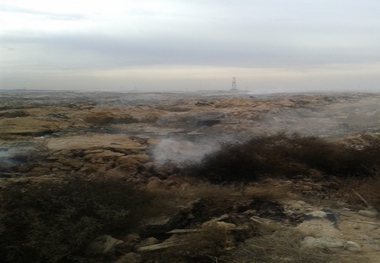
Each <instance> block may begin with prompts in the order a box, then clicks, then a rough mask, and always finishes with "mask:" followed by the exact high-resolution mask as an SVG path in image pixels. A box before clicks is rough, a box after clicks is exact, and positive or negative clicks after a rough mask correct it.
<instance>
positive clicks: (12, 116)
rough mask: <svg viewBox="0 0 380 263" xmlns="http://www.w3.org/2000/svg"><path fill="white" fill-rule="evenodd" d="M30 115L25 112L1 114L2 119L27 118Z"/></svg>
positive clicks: (17, 111)
mask: <svg viewBox="0 0 380 263" xmlns="http://www.w3.org/2000/svg"><path fill="white" fill-rule="evenodd" d="M29 115H30V114H29V113H28V112H26V111H23V110H14V111H5V112H0V117H4V118H17V117H27V116H29Z"/></svg>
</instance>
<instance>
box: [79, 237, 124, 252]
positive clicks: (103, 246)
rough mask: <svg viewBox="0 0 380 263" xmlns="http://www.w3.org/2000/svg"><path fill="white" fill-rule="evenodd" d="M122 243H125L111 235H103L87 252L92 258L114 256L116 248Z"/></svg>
mask: <svg viewBox="0 0 380 263" xmlns="http://www.w3.org/2000/svg"><path fill="white" fill-rule="evenodd" d="M122 243H124V242H123V241H122V240H119V239H116V238H114V237H112V236H110V235H101V236H98V237H97V238H95V240H94V241H93V242H91V243H90V245H89V246H88V247H87V251H86V252H87V254H88V255H91V256H94V255H107V254H112V253H113V252H114V251H115V249H116V247H117V246H118V245H120V244H122Z"/></svg>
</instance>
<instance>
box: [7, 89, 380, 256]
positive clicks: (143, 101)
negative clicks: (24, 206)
mask: <svg viewBox="0 0 380 263" xmlns="http://www.w3.org/2000/svg"><path fill="white" fill-rule="evenodd" d="M379 105H380V95H379V94H367V93H347V94H342V93H337V94H274V95H266V96H255V95H250V94H231V93H230V94H223V93H220V92H214V93H203V94H195V93H194V94H184V93H79V92H30V93H27V92H21V93H12V92H2V93H1V96H0V187H1V189H7V188H11V187H13V186H14V185H25V186H28V185H38V184H41V183H44V182H46V181H50V180H51V181H60V180H62V181H64V180H65V178H67V177H83V178H87V180H92V179H93V178H97V177H117V178H120V177H122V178H123V180H125V181H127V182H130V183H132V184H134V185H136V186H138V187H140V188H144V189H148V191H152V192H155V193H157V192H160V191H161V194H162V195H164V196H166V198H167V196H168V195H169V196H172V197H173V198H172V199H176V201H175V202H178V203H176V207H177V209H172V210H170V209H169V210H168V211H170V213H169V212H168V214H167V215H161V217H160V218H161V219H160V220H158V219H157V218H151V219H150V221H149V222H148V223H144V226H143V227H142V228H141V230H139V231H137V232H133V233H123V235H121V236H117V237H116V238H117V240H119V243H117V242H116V243H117V244H118V245H117V246H116V245H115V246H116V247H117V248H116V249H113V250H112V252H109V251H107V252H105V254H107V253H108V254H107V256H109V257H110V258H111V259H107V260H110V262H112V260H113V261H114V262H116V261H117V260H119V261H117V262H167V261H165V259H162V256H158V255H156V254H154V253H156V252H155V251H160V253H161V251H162V250H164V251H169V252H170V253H172V254H175V255H176V260H178V262H201V260H205V259H204V258H210V256H209V255H210V254H212V253H211V252H210V251H209V252H207V253H206V252H205V254H204V255H203V254H202V255H199V257H196V256H194V257H189V256H188V255H187V256H186V252H184V251H183V248H180V247H177V251H175V252H173V251H171V249H173V248H172V244H173V243H177V244H181V243H186V244H188V243H189V242H190V243H191V242H192V240H191V237H190V239H189V240H190V241H189V240H188V239H186V238H183V237H182V235H183V233H185V235H184V236H187V235H189V233H193V232H194V233H198V232H202V231H203V230H202V231H201V230H200V229H202V228H206V229H207V227H210V226H211V227H212V228H213V229H214V228H215V229H218V231H219V230H220V229H223V231H225V232H226V233H227V232H228V235H227V234H226V235H227V236H228V238H227V237H226V238H225V240H223V242H222V243H223V245H222V247H223V248H220V249H219V250H218V252H215V251H214V252H215V253H216V254H217V255H221V256H220V260H225V261H227V260H230V261H228V262H252V261H248V259H247V257H248V254H249V252H247V251H245V250H248V251H251V252H252V251H253V246H251V245H252V244H251V243H252V242H253V241H252V238H254V236H256V235H257V233H256V234H254V233H253V232H255V231H256V230H257V228H258V226H265V228H271V227H274V228H275V229H279V228H281V229H284V228H286V229H288V230H289V229H291V230H292V231H297V232H300V233H303V234H302V235H301V236H302V238H301V240H302V242H301V243H299V246H300V248H299V249H301V247H307V248H315V247H317V248H320V249H322V250H326V249H328V250H332V251H333V252H334V253H338V254H339V255H340V256H342V255H343V258H345V260H346V261H345V260H343V261H340V262H351V261H349V260H351V259H352V262H380V258H379V256H378V251H379V249H380V240H379V238H378V235H379V231H380V230H379V228H378V226H379V221H378V215H377V211H376V210H375V209H374V208H373V206H371V204H369V203H368V202H367V200H366V198H364V197H363V196H362V195H360V193H359V192H357V191H359V190H358V189H356V188H355V187H356V186H355V183H356V182H355V181H354V182H353V184H350V182H348V181H349V180H342V178H338V177H334V176H330V177H326V176H324V175H323V174H320V173H319V172H318V171H315V172H314V173H310V174H300V175H297V176H293V177H292V178H287V177H281V176H280V177H276V178H271V177H268V178H264V179H263V180H261V181H260V182H251V183H247V184H245V185H240V186H239V185H236V184H235V185H234V186H226V185H222V186H220V188H218V187H219V186H215V185H209V184H207V183H205V182H204V181H202V180H200V179H199V178H191V177H188V176H187V175H183V174H182V169H183V168H184V167H185V166H186V165H188V164H189V163H196V162H199V161H200V160H201V159H202V158H203V157H204V156H205V155H207V154H209V153H212V152H214V151H216V150H218V149H219V148H220V145H221V143H222V144H223V143H226V142H228V143H234V142H244V141H246V140H248V139H250V138H251V137H253V136H262V135H268V134H269V135H270V134H276V133H278V132H283V133H285V134H293V133H298V134H300V135H302V136H317V137H321V138H324V139H326V140H328V141H339V142H344V143H346V144H349V145H352V146H355V147H360V146H361V145H363V144H365V143H366V142H368V140H366V138H368V136H373V137H377V136H379V134H380V107H379ZM361 183H362V182H361ZM228 187H230V188H228ZM181 191H182V192H181ZM223 191H225V192H229V194H231V195H229V194H226V195H225V197H223V198H222V197H220V195H221V192H223ZM222 196H223V194H222ZM174 197H175V198H174ZM163 199H164V200H168V202H173V203H175V202H174V201H173V200H170V198H169V199H165V198H163ZM177 199H178V200H177ZM221 203H222V204H221ZM152 222H153V223H152ZM252 229H256V230H255V231H254V230H252ZM171 231H174V232H171ZM181 231H182V232H181ZM211 232H212V231H211ZM269 232H270V233H274V232H276V231H275V230H271V231H269ZM207 233H208V232H207ZM104 234H109V233H104ZM198 234H199V233H198ZM208 234H210V233H208ZM133 235H135V236H138V238H135V239H133V241H131V236H133ZM195 236H196V235H195ZM230 236H232V238H231V240H229V239H230ZM263 236H270V235H263ZM198 238H201V239H202V240H204V239H207V238H205V237H204V236H201V237H198ZM149 239H150V240H153V239H154V241H152V242H151V243H149V242H148V241H149ZM146 240H148V241H146ZM173 240H174V241H173ZM260 240H261V239H260ZM274 240H275V239H274ZM278 240H280V237H278ZM210 242H211V241H210ZM218 242H220V240H219V241H218ZM260 242H264V241H263V240H261V241H260ZM271 242H275V241H273V240H272V241H271ZM313 242H314V243H313ZM111 243H112V242H111ZM116 243H115V244H116ZM279 243H281V242H280V241H279ZM207 245H208V244H206V245H205V246H207ZM260 246H265V247H267V246H270V245H268V244H267V243H265V242H264V243H263V244H262V245H260ZM175 247H176V246H175ZM244 249H245V250H244ZM115 251H116V252H115ZM244 251H245V252H244ZM268 251H269V250H268ZM268 251H267V252H266V253H267V254H275V253H273V251H272V250H270V251H272V252H270V251H269V252H268ZM169 252H165V253H169ZM256 252H257V251H256ZM256 252H255V253H256ZM151 253H153V254H151ZM247 253H248V254H247ZM292 253H293V254H294V251H293V252H292ZM292 253H291V254H292ZM297 253H298V252H297ZM206 254H207V255H206ZM216 254H215V255H216ZM256 254H260V253H259V252H257V253H256ZM165 255H166V256H167V254H165ZM102 256H104V255H102ZM215 257H216V256H215ZM276 257H277V258H273V257H272V258H271V259H268V257H265V256H262V259H263V261H259V259H256V260H257V262H298V261H295V260H293V261H291V259H290V261H289V260H288V261H286V257H289V255H285V254H284V255H282V254H278V255H277V256H276ZM123 258H124V259H123ZM153 258H154V260H156V261H149V260H153ZM264 258H266V260H267V261H264ZM358 258H359V260H360V261H358ZM280 259H281V260H283V261H281V260H280ZM102 260H104V259H102ZM123 260H124V261H123ZM133 260H135V261H133ZM181 260H184V261H181ZM186 260H187V261H186ZM189 260H193V261H189ZM213 260H214V261H204V262H215V259H213ZM271 260H272V261H271ZM300 260H301V261H300V262H306V261H302V260H304V259H302V257H301V256H300ZM329 260H330V259H329ZM173 262H174V261H173ZM254 262H256V261H254ZM310 262H312V261H310ZM325 262H330V261H325ZM331 262H337V261H333V260H331Z"/></svg>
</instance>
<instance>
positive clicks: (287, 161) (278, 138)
mask: <svg viewBox="0 0 380 263" xmlns="http://www.w3.org/2000/svg"><path fill="white" fill-rule="evenodd" d="M372 140H374V141H371V143H370V144H368V145H366V146H363V147H361V148H360V149H359V148H355V147H348V146H347V145H345V144H343V143H337V142H333V141H329V140H326V139H322V138H318V137H314V136H301V135H298V134H293V135H290V136H289V135H286V134H284V133H279V134H276V135H270V136H260V137H255V138H252V139H250V140H248V141H246V142H244V143H238V144H232V143H225V144H223V145H222V146H221V148H220V150H219V151H217V152H214V153H212V154H209V155H206V156H205V157H204V159H203V160H202V161H201V162H200V163H198V164H193V165H191V166H189V167H187V168H186V169H185V170H186V173H187V174H190V175H195V176H198V177H203V178H206V179H208V180H209V181H211V182H213V183H223V182H236V181H253V180H258V179H260V178H261V177H262V176H268V175H269V176H286V177H291V176H295V175H300V174H301V175H307V174H308V173H309V172H310V170H311V169H313V170H318V171H320V172H321V173H323V174H325V175H336V176H341V177H345V176H369V175H370V174H371V170H372V169H373V168H374V167H378V166H379V165H380V139H372Z"/></svg>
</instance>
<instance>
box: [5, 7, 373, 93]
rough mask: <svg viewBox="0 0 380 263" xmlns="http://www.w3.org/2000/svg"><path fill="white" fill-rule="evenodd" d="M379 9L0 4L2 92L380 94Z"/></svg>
mask: <svg viewBox="0 0 380 263" xmlns="http://www.w3.org/2000/svg"><path fill="white" fill-rule="evenodd" d="M379 13H380V2H376V1H373V0H363V1H360V2H358V1H353V0H348V1H343V0H336V1H327V0H318V1H317V0H311V1H301V0H289V1H279V0H265V1H264V0H258V1H248V0H242V1H225V0H222V1H217V2H216V1H211V0H203V1H201V0H194V1H174V0H155V1H143V0H142V1H121V0H110V1H89V0H83V1H76V2H74V1H66V2H52V1H42V0H36V1H27V0H3V1H2V3H1V4H0V23H1V25H2V27H1V28H0V89H48V90H81V91H97V90H98V91H187V90H194V91H195V90H229V89H230V88H231V82H232V78H233V77H236V80H237V86H238V89H239V90H248V91H251V92H254V93H255V92H256V93H278V92H310V91H317V92H318V91H321V92H325V91H338V92H339V91H358V92H362V91H363V92H368V91H373V92H379V91H380V86H379V85H378V84H379V83H380V74H379V72H380V30H379V29H380V16H379V15H378V14H379Z"/></svg>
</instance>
